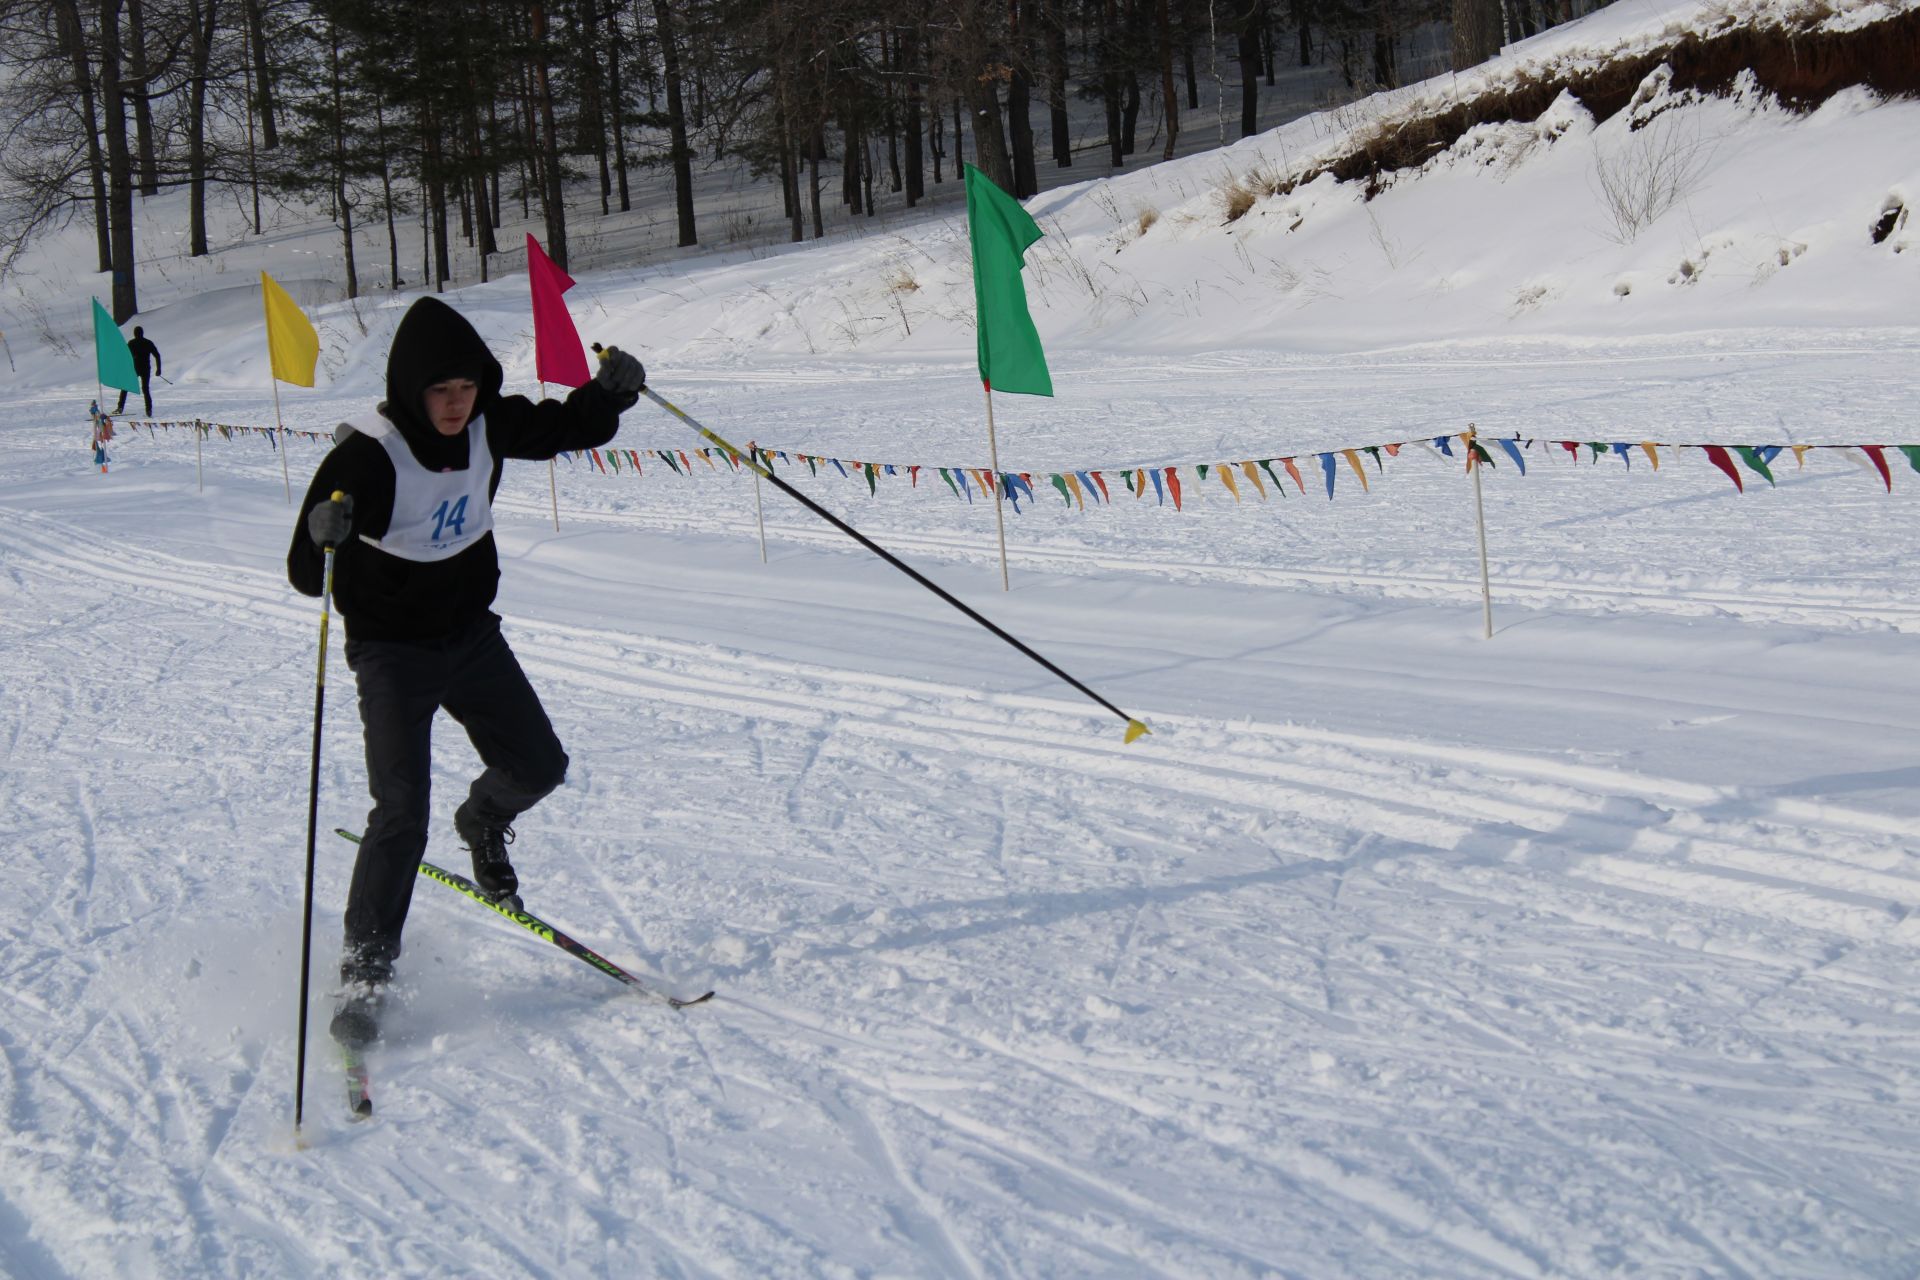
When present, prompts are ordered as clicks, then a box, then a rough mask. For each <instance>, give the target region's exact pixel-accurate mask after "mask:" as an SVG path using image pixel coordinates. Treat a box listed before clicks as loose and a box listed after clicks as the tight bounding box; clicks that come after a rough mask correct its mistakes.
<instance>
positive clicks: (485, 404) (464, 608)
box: [287, 297, 623, 640]
mask: <svg viewBox="0 0 1920 1280" xmlns="http://www.w3.org/2000/svg"><path fill="white" fill-rule="evenodd" d="M504 377H505V375H504V373H503V372H502V370H501V368H500V362H499V361H497V360H495V359H494V358H493V353H492V352H490V351H488V350H487V344H486V343H485V342H484V341H482V339H481V337H480V335H479V333H477V332H476V331H475V330H474V327H473V326H472V325H471V324H469V323H468V322H467V319H466V317H464V316H462V315H461V314H460V313H459V312H457V311H455V310H454V309H453V308H452V307H449V306H448V305H447V304H446V303H444V302H441V301H440V300H439V299H438V298H430V297H429V298H422V299H420V300H419V301H418V302H416V303H414V304H413V306H412V307H410V308H408V310H407V314H406V316H405V317H404V318H403V319H402V320H401V321H400V328H399V329H398V331H396V332H395V333H394V335H393V347H392V348H391V350H390V351H389V352H388V354H387V398H386V400H385V402H383V403H382V404H381V405H380V412H381V414H382V415H384V416H385V417H386V418H387V419H388V420H389V421H390V422H392V423H393V424H394V426H396V427H398V428H399V431H400V435H401V438H402V439H404V440H405V441H406V443H407V448H408V449H409V451H411V452H412V454H413V456H414V458H415V460H417V461H418V462H419V463H420V464H421V465H422V466H424V467H426V468H427V469H429V470H432V471H453V470H463V469H465V467H466V465H467V459H468V457H469V456H470V454H469V449H470V446H469V443H468V440H467V431H471V430H473V429H474V428H473V423H475V422H478V423H480V424H481V425H482V427H483V429H484V430H485V431H486V433H487V447H488V449H489V450H490V451H491V452H492V454H493V476H492V478H491V479H490V480H489V481H488V483H487V498H488V500H489V501H491V500H492V498H493V495H494V493H495V492H496V491H497V490H498V489H499V487H500V467H501V464H502V462H504V461H505V460H506V459H508V458H528V459H532V460H534V461H544V460H545V459H548V458H551V457H553V456H555V455H556V454H559V453H563V452H567V451H570V450H574V449H597V448H599V447H600V446H601V445H603V444H605V443H606V442H607V441H609V440H611V439H613V434H614V432H615V431H616V430H618V429H619V426H620V410H621V408H622V407H623V406H622V405H620V404H619V403H618V402H617V401H616V399H615V398H614V396H613V395H611V394H610V393H609V392H608V391H607V390H606V389H605V388H603V387H601V386H600V385H599V384H598V383H595V382H589V383H587V385H586V386H584V387H580V388H578V389H577V390H575V391H574V392H573V393H572V394H570V395H569V396H568V397H567V398H566V400H565V401H564V402H563V401H559V400H542V401H540V402H539V403H538V404H535V403H534V402H533V401H531V400H529V399H527V397H525V396H502V395H501V394H500V384H501V382H502V381H503V379H504ZM449 378H471V379H473V380H474V381H475V382H476V383H478V384H479V386H480V394H479V397H478V398H477V399H476V400H475V401H474V416H473V418H472V419H471V420H470V421H469V424H468V426H467V430H466V431H462V432H461V433H460V434H459V435H456V436H443V435H441V434H440V433H439V432H438V431H436V430H435V429H434V427H433V424H432V423H430V422H429V421H428V420H427V415H426V406H425V400H424V398H423V395H424V392H425V391H426V389H427V388H428V387H430V386H432V385H433V384H434V383H436V382H444V381H446V380H448V379H449ZM336 491H338V492H341V493H346V494H350V495H352V497H353V534H352V536H350V537H349V538H348V539H347V540H346V541H345V542H343V543H341V544H340V546H339V547H338V548H336V549H335V553H334V561H333V598H334V603H335V604H336V605H338V606H339V609H340V616H341V617H342V618H343V619H345V621H346V626H347V632H348V635H349V636H350V637H352V638H354V639H359V640H433V639H437V638H439V637H441V636H445V635H449V634H451V633H453V632H454V631H457V630H459V629H460V628H461V627H463V626H465V625H466V624H468V623H470V622H472V621H473V620H475V619H476V618H479V617H481V616H482V615H484V614H485V613H486V612H487V611H488V609H489V607H490V606H491V605H492V604H493V597H494V592H495V590H496V589H497V587H498V586H499V582H500V560H499V556H498V554H497V553H496V551H495V550H494V542H493V534H492V533H488V534H486V535H485V536H483V537H482V538H481V539H480V540H479V541H478V542H476V543H474V545H473V546H471V547H468V548H467V549H466V550H465V551H463V552H461V553H460V554H459V555H456V556H454V557H452V558H451V559H448V560H438V561H431V562H424V563H423V562H419V561H412V560H405V559H402V558H401V557H399V556H395V555H391V554H389V553H387V552H385V551H382V550H381V549H380V548H378V547H375V546H373V545H371V544H370V543H367V542H363V541H361V538H360V535H362V534H365V535H366V536H367V537H370V538H379V537H381V536H382V535H384V534H385V533H386V532H387V524H388V522H389V521H390V520H392V518H393V493H394V476H393V463H392V461H391V460H390V459H389V458H388V457H387V452H386V450H385V449H383V448H382V447H381V445H380V442H379V441H378V440H376V439H374V438H373V437H371V436H367V435H363V434H361V433H359V432H354V433H353V434H351V435H349V436H347V438H346V439H344V440H342V441H340V442H339V443H338V444H336V445H335V446H334V447H333V451H332V452H331V453H329V454H327V456H326V458H325V459H323V460H322V461H321V463H320V469H319V470H318V471H316V472H315V473H314V476H313V483H312V484H310V485H308V486H307V496H306V498H305V500H304V501H302V502H301V504H300V518H299V519H298V520H297V521H295V523H294V527H293V545H292V546H291V547H290V548H288V550H287V580H288V581H289V582H291V583H292V584H293V586H294V589H295V590H297V591H299V592H300V593H301V594H302V595H309V596H317V595H319V594H320V592H321V588H322V582H323V579H324V577H325V559H324V557H323V556H322V554H321V550H320V548H319V547H318V546H316V545H315V544H314V541H313V539H312V537H311V536H310V535H309V534H308V533H307V514H308V513H309V512H310V511H312V510H313V508H314V507H316V506H318V505H319V504H320V503H322V502H324V501H326V500H327V498H329V497H330V496H331V495H332V494H333V493H334V492H336Z"/></svg>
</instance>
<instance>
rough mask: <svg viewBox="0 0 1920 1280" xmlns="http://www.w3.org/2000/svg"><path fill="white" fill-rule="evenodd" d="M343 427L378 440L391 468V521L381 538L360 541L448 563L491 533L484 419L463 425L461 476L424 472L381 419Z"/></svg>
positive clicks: (407, 556) (488, 457)
mask: <svg viewBox="0 0 1920 1280" xmlns="http://www.w3.org/2000/svg"><path fill="white" fill-rule="evenodd" d="M343 428H351V429H352V430H354V431H358V432H359V433H360V434H361V435H365V436H372V437H373V438H374V439H375V440H378V441H379V442H380V446H381V447H382V448H383V449H385V450H386V451H387V458H388V460H389V461H390V462H392V463H393V519H392V520H390V521H389V522H388V523H387V531H386V533H385V534H384V535H382V536H381V537H378V538H370V537H368V536H367V535H366V534H364V533H363V534H361V535H360V541H362V542H365V543H367V544H368V545H370V546H375V547H378V548H380V549H381V550H382V551H385V552H386V553H387V554H389V555H396V556H399V557H400V558H401V559H402V560H415V561H421V562H426V561H433V560H450V559H452V558H453V557H454V556H457V555H459V554H460V553H461V552H462V551H465V550H466V549H467V548H468V547H470V546H472V545H473V544H474V543H476V542H478V541H479V540H480V539H481V538H482V537H483V536H484V535H486V534H487V533H488V532H489V531H491V530H492V528H493V505H492V503H490V502H489V501H488V500H487V483H488V482H489V481H490V480H491V479H492V478H493V453H492V451H491V450H489V449H488V448H487V425H486V420H485V419H484V418H475V419H474V420H473V421H472V422H469V423H468V424H467V450H468V452H467V469H466V470H465V471H429V470H427V469H426V468H425V467H423V466H421V465H420V463H419V460H418V459H416V458H415V457H414V456H413V450H411V449H409V448H407V442H406V440H405V439H404V438H403V437H402V436H401V434H400V432H399V429H398V428H396V427H395V426H394V425H393V424H392V423H391V422H388V421H387V420H386V419H385V418H383V417H381V416H380V415H379V414H371V415H369V416H367V417H365V418H356V419H354V420H353V421H352V422H349V423H345V424H343ZM341 435H344V431H343V432H342V433H341ZM336 438H341V436H340V435H337V436H336Z"/></svg>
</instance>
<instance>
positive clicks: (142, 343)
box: [113, 325, 164, 418]
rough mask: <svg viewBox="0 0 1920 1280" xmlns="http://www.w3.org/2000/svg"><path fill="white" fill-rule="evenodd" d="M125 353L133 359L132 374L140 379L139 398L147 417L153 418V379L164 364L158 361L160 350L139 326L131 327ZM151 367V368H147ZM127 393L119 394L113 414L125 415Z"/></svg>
mask: <svg viewBox="0 0 1920 1280" xmlns="http://www.w3.org/2000/svg"><path fill="white" fill-rule="evenodd" d="M127 352H128V354H130V355H131V356H132V357H133V372H134V374H135V375H136V376H137V377H138V378H139V379H140V398H141V399H142V400H143V401H145V402H146V406H147V416H148V417H149V418H151V417H152V416H153V379H154V375H156V374H158V373H159V372H160V366H161V364H162V363H164V362H163V361H162V360H161V359H160V348H158V347H156V346H154V345H153V339H152V338H149V337H148V336H147V331H146V330H145V329H143V328H141V327H140V326H139V325H135V326H133V341H132V342H129V343H128V344H127ZM149 366H151V367H149ZM126 409H127V393H126V392H125V391H124V390H123V391H121V393H120V403H119V404H117V405H115V406H113V411H114V412H115V413H125V412H126Z"/></svg>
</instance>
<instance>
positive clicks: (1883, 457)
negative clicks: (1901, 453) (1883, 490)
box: [1860, 444, 1893, 493]
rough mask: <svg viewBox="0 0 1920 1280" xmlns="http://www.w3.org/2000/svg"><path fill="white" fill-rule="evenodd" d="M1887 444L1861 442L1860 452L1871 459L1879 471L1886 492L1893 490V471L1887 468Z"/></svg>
mask: <svg viewBox="0 0 1920 1280" xmlns="http://www.w3.org/2000/svg"><path fill="white" fill-rule="evenodd" d="M1886 449H1887V446H1885V445H1883V444H1863V445H1861V446H1860V452H1862V453H1864V454H1866V455H1867V456H1868V457H1869V458H1872V459H1873V465H1874V468H1875V469H1876V470H1878V471H1879V472H1880V481H1881V483H1883V484H1885V485H1886V486H1887V492H1888V493H1892V492H1893V473H1892V472H1890V471H1888V470H1887V453H1886Z"/></svg>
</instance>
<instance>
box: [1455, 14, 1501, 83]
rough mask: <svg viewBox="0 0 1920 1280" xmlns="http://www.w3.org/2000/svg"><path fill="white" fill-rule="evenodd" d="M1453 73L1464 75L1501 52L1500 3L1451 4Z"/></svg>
mask: <svg viewBox="0 0 1920 1280" xmlns="http://www.w3.org/2000/svg"><path fill="white" fill-rule="evenodd" d="M1449 52H1450V53H1451V54H1452V61H1453V69H1454V70H1455V71H1465V70H1466V69H1467V68H1468V67H1473V66H1478V65H1479V64H1480V63H1482V62H1485V61H1486V60H1487V59H1488V58H1491V57H1493V56H1494V55H1495V54H1497V53H1499V52H1500V0H1453V39H1452V47H1451V48H1450V50H1449Z"/></svg>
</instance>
